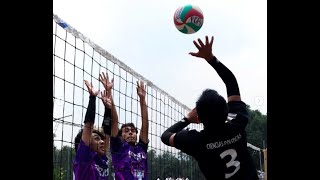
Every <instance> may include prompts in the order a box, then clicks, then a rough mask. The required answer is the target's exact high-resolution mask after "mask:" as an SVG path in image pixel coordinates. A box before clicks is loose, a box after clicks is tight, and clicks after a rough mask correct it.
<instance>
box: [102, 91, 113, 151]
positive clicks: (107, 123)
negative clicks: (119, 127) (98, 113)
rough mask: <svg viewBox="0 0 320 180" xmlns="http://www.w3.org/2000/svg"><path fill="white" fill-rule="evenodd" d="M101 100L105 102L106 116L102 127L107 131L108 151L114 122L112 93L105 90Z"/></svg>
mask: <svg viewBox="0 0 320 180" xmlns="http://www.w3.org/2000/svg"><path fill="white" fill-rule="evenodd" d="M101 100H102V102H103V104H104V107H105V108H104V117H103V121H102V128H103V131H104V133H105V140H104V142H105V143H104V144H105V150H106V152H107V150H108V148H109V142H110V141H109V139H110V135H111V123H112V113H111V107H112V101H111V94H108V92H107V91H106V90H104V92H103V93H102V92H101Z"/></svg>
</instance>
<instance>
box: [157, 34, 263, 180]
mask: <svg viewBox="0 0 320 180" xmlns="http://www.w3.org/2000/svg"><path fill="white" fill-rule="evenodd" d="M193 43H194V45H195V46H196V47H197V48H198V50H199V51H198V52H197V53H192V52H191V53H189V54H190V55H192V56H195V57H199V58H203V59H205V60H206V61H207V62H208V63H209V64H210V65H211V66H212V67H213V68H214V69H215V70H216V72H217V73H218V75H219V76H220V77H221V79H222V80H223V82H224V83H225V85H226V89H227V95H228V102H226V100H225V99H224V98H223V97H222V96H221V95H219V94H218V93H217V91H215V90H212V89H206V90H204V91H203V93H202V94H201V96H200V97H199V99H198V101H197V102H196V107H195V108H194V109H192V111H190V112H189V113H188V114H187V116H186V117H185V118H183V119H182V120H181V121H179V122H177V123H176V124H174V125H172V126H171V127H169V128H168V129H167V130H166V131H165V132H164V133H163V134H162V136H161V140H162V142H163V143H164V144H166V145H169V146H173V147H176V148H177V149H180V150H181V151H182V152H184V153H186V154H189V155H191V156H193V157H194V158H195V159H196V160H197V161H198V165H199V167H200V169H201V171H202V173H203V175H204V176H205V177H206V178H207V179H208V180H213V179H214V180H217V179H229V180H235V179H237V180H238V179H239V180H240V179H241V180H258V175H257V170H256V167H255V165H254V163H253V160H252V158H251V156H250V154H249V152H248V149H247V139H246V132H245V127H246V125H247V124H248V120H249V114H248V110H247V107H246V104H245V103H244V102H242V101H241V97H240V91H239V87H238V83H237V80H236V78H235V76H234V75H233V73H232V72H231V71H230V70H229V69H228V68H227V67H225V66H224V65H223V64H222V63H221V62H220V61H218V59H217V58H216V57H215V56H214V55H213V53H212V44H213V37H211V40H210V42H209V39H208V36H206V43H205V44H203V42H202V41H201V40H200V39H198V43H199V44H198V43H197V41H193ZM200 122H201V123H203V126H204V129H203V130H201V131H200V132H198V131H196V130H184V129H183V128H185V127H186V126H188V125H189V124H190V123H200Z"/></svg>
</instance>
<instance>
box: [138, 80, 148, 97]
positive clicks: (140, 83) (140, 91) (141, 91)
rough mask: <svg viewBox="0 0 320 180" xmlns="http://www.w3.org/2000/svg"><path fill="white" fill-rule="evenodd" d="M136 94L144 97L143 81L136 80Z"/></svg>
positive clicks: (144, 87)
mask: <svg viewBox="0 0 320 180" xmlns="http://www.w3.org/2000/svg"><path fill="white" fill-rule="evenodd" d="M137 85H138V86H137V94H138V96H139V97H140V98H145V97H146V94H147V92H146V86H145V85H144V82H143V81H139V82H138V81H137Z"/></svg>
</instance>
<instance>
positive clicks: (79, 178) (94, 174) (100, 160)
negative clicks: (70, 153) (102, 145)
mask: <svg viewBox="0 0 320 180" xmlns="http://www.w3.org/2000/svg"><path fill="white" fill-rule="evenodd" d="M73 172H74V176H75V180H108V174H109V169H108V158H107V156H106V155H105V154H104V155H103V156H99V155H98V154H97V153H96V152H94V151H92V150H91V148H90V147H89V146H86V145H85V143H84V142H83V141H82V140H80V143H79V146H78V150H77V153H76V157H75V159H74V161H73Z"/></svg>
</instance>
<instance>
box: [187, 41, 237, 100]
mask: <svg viewBox="0 0 320 180" xmlns="http://www.w3.org/2000/svg"><path fill="white" fill-rule="evenodd" d="M198 42H199V44H198V43H197V42H196V41H193V44H194V45H195V46H196V47H197V48H198V50H199V51H198V52H197V53H193V52H191V53H189V54H190V55H192V56H196V57H200V58H203V59H205V60H206V61H207V62H208V63H209V64H210V65H211V66H212V67H213V68H214V69H215V70H216V72H217V73H218V75H219V76H220V77H221V79H222V81H223V82H224V83H225V85H226V88H227V95H228V102H231V101H241V97H240V91H239V87H238V83H237V80H236V77H235V76H234V74H233V73H232V72H231V71H230V70H229V69H228V68H227V67H226V66H225V65H223V64H222V63H221V62H220V61H219V60H218V59H217V58H216V57H215V56H214V55H213V53H212V44H213V36H212V37H211V40H210V42H209V39H208V36H206V44H203V42H202V41H201V40H200V39H198Z"/></svg>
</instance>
